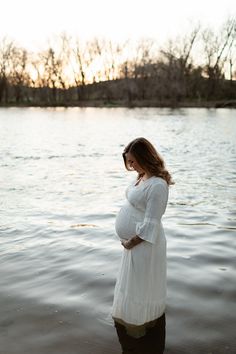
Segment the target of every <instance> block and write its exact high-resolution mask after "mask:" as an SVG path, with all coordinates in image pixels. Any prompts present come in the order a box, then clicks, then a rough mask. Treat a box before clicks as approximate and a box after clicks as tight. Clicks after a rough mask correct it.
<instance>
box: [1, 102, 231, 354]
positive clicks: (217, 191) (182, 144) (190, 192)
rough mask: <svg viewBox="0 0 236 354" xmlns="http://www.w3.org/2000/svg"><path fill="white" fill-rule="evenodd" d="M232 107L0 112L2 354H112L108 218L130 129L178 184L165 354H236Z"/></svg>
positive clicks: (124, 179) (121, 179)
mask: <svg viewBox="0 0 236 354" xmlns="http://www.w3.org/2000/svg"><path fill="white" fill-rule="evenodd" d="M235 114H236V112H235V110H226V109H220V110H205V109H185V110H176V111H170V110H168V109H154V108H150V109H145V108H144V109H133V110H129V109H96V108H91V109H90V108H86V109H77V108H72V109H36V108H35V109H30V108H27V109H3V108H2V109H0V134H1V137H0V141H1V151H0V179H1V183H0V193H1V199H0V218H1V219H0V253H1V256H0V305H1V313H0V328H1V331H0V342H1V350H2V352H3V353H10V354H16V353H17V354H25V353H34V354H43V353H49V352H50V353H53V354H54V353H55V354H65V353H69V354H77V353H78V352H79V354H86V353H94V354H95V353H96V354H118V353H120V345H119V341H118V339H117V336H116V331H115V329H114V326H113V321H112V319H111V316H110V310H111V305H112V299H113V291H114V285H115V280H116V274H117V270H118V267H119V262H120V258H121V253H122V247H121V246H120V242H119V240H118V238H117V237H116V235H115V232H114V221H115V216H116V213H117V211H118V210H119V208H120V206H121V205H122V204H123V201H124V191H125V188H126V186H127V184H128V183H129V181H130V179H132V178H133V175H132V174H129V173H127V172H126V171H125V170H124V167H123V164H122V157H121V152H122V150H123V148H124V146H125V145H126V144H127V142H129V141H131V140H132V139H133V138H135V137H137V136H145V137H146V138H148V139H150V140H151V141H152V142H153V143H154V144H155V145H156V146H157V148H158V149H159V151H160V152H161V153H162V154H163V155H164V157H165V160H166V162H167V165H168V167H169V169H170V170H171V172H172V173H173V176H174V179H175V182H176V185H175V186H174V187H172V188H171V191H170V199H169V200H170V203H169V206H168V208H167V211H166V214H165V218H164V220H163V223H164V226H165V231H166V238H167V244H168V250H167V255H168V301H167V309H166V326H167V327H166V329H167V331H166V334H167V336H166V350H165V353H167V354H189V353H194V354H198V353H199V354H200V353H201V354H204V353H206V354H209V353H214V354H220V353H222V354H223V353H224V354H225V353H226V354H228V353H230V354H233V353H235V352H236V347H235V346H236V342H235V340H234V339H233V338H235V336H234V327H235V325H236V320H235V307H234V306H235V296H236V293H235V261H234V260H235V251H234V250H235V246H236V245H235V243H236V238H235V228H236V209H235V205H236V204H235V201H236V195H235V191H236V188H235V183H236V182H235V181H236V178H235V176H236V169H235V165H236V120H235ZM122 338H123V337H122ZM15 343H17V345H16V344H15ZM78 348H79V351H78Z"/></svg>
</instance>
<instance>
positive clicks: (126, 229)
mask: <svg viewBox="0 0 236 354" xmlns="http://www.w3.org/2000/svg"><path fill="white" fill-rule="evenodd" d="M168 191H169V188H168V185H167V183H166V181H165V180H163V179H162V178H159V177H155V176H153V177H151V178H149V179H147V180H146V181H144V182H142V183H140V184H138V185H135V182H133V183H132V184H131V185H130V186H129V187H128V188H127V190H126V198H127V200H126V203H125V205H124V206H123V207H122V208H121V210H120V212H119V213H118V215H117V218H116V224H115V227H116V232H117V235H118V236H119V237H120V238H121V239H124V238H125V239H129V238H130V237H132V236H135V235H138V236H139V237H140V238H142V239H143V240H144V242H141V243H140V244H138V245H137V246H135V247H133V248H132V249H131V250H127V249H125V248H124V251H123V255H122V260H121V264H120V269H119V273H118V277H117V281H116V286H115V292H114V301H113V307H112V317H113V318H114V319H115V320H121V321H122V322H123V323H125V324H128V325H135V326H140V325H143V324H145V323H147V322H150V321H153V320H155V319H157V318H159V317H161V316H162V314H163V313H164V311H165V302H166V239H165V234H164V230H163V226H162V222H161V218H162V215H163V214H164V212H165V209H166V205H167V201H168Z"/></svg>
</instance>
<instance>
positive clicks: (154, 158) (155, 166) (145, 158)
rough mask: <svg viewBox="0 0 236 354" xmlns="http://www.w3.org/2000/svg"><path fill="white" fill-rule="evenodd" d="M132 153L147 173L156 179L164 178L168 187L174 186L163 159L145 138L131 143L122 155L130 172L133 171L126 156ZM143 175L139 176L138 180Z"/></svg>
mask: <svg viewBox="0 0 236 354" xmlns="http://www.w3.org/2000/svg"><path fill="white" fill-rule="evenodd" d="M128 152H130V153H131V154H132V155H133V156H134V157H135V159H136V161H137V162H138V164H139V165H140V166H141V167H142V168H143V169H144V170H145V171H147V172H149V173H150V174H152V175H153V176H156V177H161V178H163V179H164V180H165V181H166V182H167V184H168V185H170V184H174V182H173V181H172V178H171V175H170V173H169V172H168V171H167V169H166V168H165V163H164V160H163V158H162V157H161V156H160V155H159V153H158V152H157V151H156V149H155V148H154V146H153V145H152V144H151V143H150V142H149V141H148V140H147V139H145V138H136V139H134V140H133V141H131V142H130V143H129V144H128V145H127V146H126V147H125V149H124V152H123V154H122V156H123V159H124V164H125V167H126V169H127V170H128V171H132V168H131V167H130V166H129V164H128V162H127V160H126V154H127V153H128ZM140 177H142V174H139V175H138V178H140Z"/></svg>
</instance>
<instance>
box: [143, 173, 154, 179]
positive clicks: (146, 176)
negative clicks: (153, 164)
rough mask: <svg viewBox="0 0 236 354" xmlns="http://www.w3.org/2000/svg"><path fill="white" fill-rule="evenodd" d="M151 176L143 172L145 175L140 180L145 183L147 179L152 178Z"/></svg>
mask: <svg viewBox="0 0 236 354" xmlns="http://www.w3.org/2000/svg"><path fill="white" fill-rule="evenodd" d="M152 176H153V175H152V174H151V173H149V172H145V173H144V174H143V175H142V177H141V179H142V180H143V181H146V180H147V179H148V178H150V177H152Z"/></svg>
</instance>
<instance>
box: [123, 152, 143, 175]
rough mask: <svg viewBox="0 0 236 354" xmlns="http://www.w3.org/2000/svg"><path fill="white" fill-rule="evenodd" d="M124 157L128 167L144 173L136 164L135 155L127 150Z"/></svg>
mask: <svg viewBox="0 0 236 354" xmlns="http://www.w3.org/2000/svg"><path fill="white" fill-rule="evenodd" d="M125 158H126V161H127V165H128V166H129V167H131V168H132V169H134V170H135V171H137V172H138V173H145V170H144V169H143V168H142V167H141V166H140V165H139V164H138V162H137V161H136V159H135V157H134V156H133V155H132V154H131V153H130V152H127V153H126V154H125Z"/></svg>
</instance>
